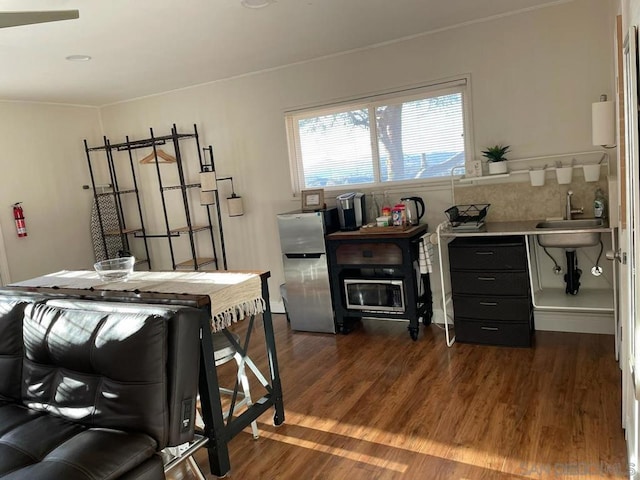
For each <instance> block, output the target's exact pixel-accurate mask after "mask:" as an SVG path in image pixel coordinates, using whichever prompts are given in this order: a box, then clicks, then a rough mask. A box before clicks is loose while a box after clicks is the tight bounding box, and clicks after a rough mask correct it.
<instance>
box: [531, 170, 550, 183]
mask: <svg viewBox="0 0 640 480" xmlns="http://www.w3.org/2000/svg"><path fill="white" fill-rule="evenodd" d="M546 173H547V172H546V170H544V169H542V170H529V180H530V181H531V186H532V187H542V186H543V185H544V179H545V175H546Z"/></svg>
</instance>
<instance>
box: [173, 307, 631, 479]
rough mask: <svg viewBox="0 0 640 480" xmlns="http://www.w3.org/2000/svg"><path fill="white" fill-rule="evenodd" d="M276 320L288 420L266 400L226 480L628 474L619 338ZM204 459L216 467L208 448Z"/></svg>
mask: <svg viewBox="0 0 640 480" xmlns="http://www.w3.org/2000/svg"><path fill="white" fill-rule="evenodd" d="M274 324H275V329H276V341H277V348H278V360H279V363H280V373H281V378H282V383H283V390H284V405H285V412H286V420H285V423H284V425H281V426H279V427H274V426H273V424H272V410H271V411H269V412H268V413H267V414H264V415H263V416H262V417H261V418H260V420H259V422H258V426H259V428H260V438H259V439H258V440H253V439H252V437H251V434H250V433H249V430H247V431H246V432H242V433H241V434H239V435H238V436H236V437H235V438H234V439H233V440H232V441H231V443H230V455H231V465H232V470H231V473H230V477H231V478H236V479H243V480H254V479H269V480H271V479H284V480H286V479H296V480H297V479H303V480H307V479H331V480H334V479H348V480H360V479H362V480H365V479H366V480H371V479H406V480H414V479H465V480H476V479H491V480H501V479H529V478H532V479H555V478H558V479H572V480H574V479H576V478H580V479H591V478H620V479H622V478H628V476H627V471H628V467H627V461H626V454H625V451H626V447H625V442H624V432H623V430H622V428H621V419H620V370H619V369H618V366H617V363H616V361H615V359H614V353H613V337H611V336H607V335H588V334H570V333H552V332H536V343H535V347H534V348H505V347H489V346H478V345H464V344H457V343H456V344H455V345H454V346H453V347H452V348H447V347H446V345H445V341H444V332H443V331H442V330H441V329H440V328H438V327H437V326H435V325H432V326H429V327H426V328H424V327H422V328H421V331H420V337H419V339H418V341H417V342H413V341H411V340H410V338H409V335H408V333H407V330H406V324H404V323H400V322H390V321H380V320H364V321H363V322H362V325H361V326H359V327H358V328H357V329H356V330H355V331H354V332H352V333H351V334H349V335H335V336H334V335H326V334H313V333H302V332H295V333H294V332H292V331H291V330H290V329H289V327H288V325H287V322H286V319H285V317H284V316H283V315H274ZM239 327H240V328H239V329H238V330H241V329H242V328H246V323H245V322H242V323H241V324H239ZM260 329H261V325H258V328H257V332H256V334H255V336H254V339H253V340H252V345H254V346H255V347H258V346H259V345H260V342H261V339H262V337H261V336H260V335H259V331H260ZM254 342H255V343H254ZM251 355H252V358H254V359H255V360H257V363H258V364H259V365H264V357H263V355H261V354H260V351H259V350H255V351H254V352H253V353H252V354H251ZM226 367H227V366H224V367H221V368H222V369H223V370H222V371H221V375H222V377H226V378H228V377H229V376H230V375H233V370H234V369H233V365H228V367H229V369H227V370H224V368H226ZM258 387H259V384H258V383H257V382H253V383H252V388H253V390H254V391H253V397H254V399H255V398H257V397H259V396H260V392H261V390H260V388H258ZM196 458H197V460H198V463H199V464H200V465H201V466H202V467H203V471H204V472H206V473H209V470H208V466H207V460H206V454H205V452H199V453H198V454H197V456H196ZM171 478H172V479H173V480H179V479H181V478H195V477H192V476H191V475H190V473H189V472H188V471H176V472H173V473H172V476H171ZM207 478H215V477H214V476H212V475H209V476H208V477H207Z"/></svg>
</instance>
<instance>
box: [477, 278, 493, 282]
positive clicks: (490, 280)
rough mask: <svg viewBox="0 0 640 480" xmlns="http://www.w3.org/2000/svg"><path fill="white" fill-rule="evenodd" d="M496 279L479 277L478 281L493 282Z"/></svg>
mask: <svg viewBox="0 0 640 480" xmlns="http://www.w3.org/2000/svg"><path fill="white" fill-rule="evenodd" d="M495 279H496V277H478V280H482V281H483V282H493V281H494V280H495Z"/></svg>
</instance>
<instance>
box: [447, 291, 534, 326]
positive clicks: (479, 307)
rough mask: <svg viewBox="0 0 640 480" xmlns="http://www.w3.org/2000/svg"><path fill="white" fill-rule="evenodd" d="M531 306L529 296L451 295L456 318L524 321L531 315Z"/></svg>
mask: <svg viewBox="0 0 640 480" xmlns="http://www.w3.org/2000/svg"><path fill="white" fill-rule="evenodd" d="M531 308H532V306H531V300H529V297H493V296H484V297H476V296H471V295H454V296H453V310H454V312H455V316H456V318H458V317H466V318H471V319H478V320H494V321H502V322H526V321H528V320H529V317H530V316H531Z"/></svg>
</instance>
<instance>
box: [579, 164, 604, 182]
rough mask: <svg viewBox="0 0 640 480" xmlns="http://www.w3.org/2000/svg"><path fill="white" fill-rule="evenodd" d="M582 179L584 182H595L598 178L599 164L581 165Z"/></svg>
mask: <svg viewBox="0 0 640 480" xmlns="http://www.w3.org/2000/svg"><path fill="white" fill-rule="evenodd" d="M582 169H583V170H584V181H585V182H597V181H598V180H600V164H599V163H596V164H592V165H583V166H582Z"/></svg>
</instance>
